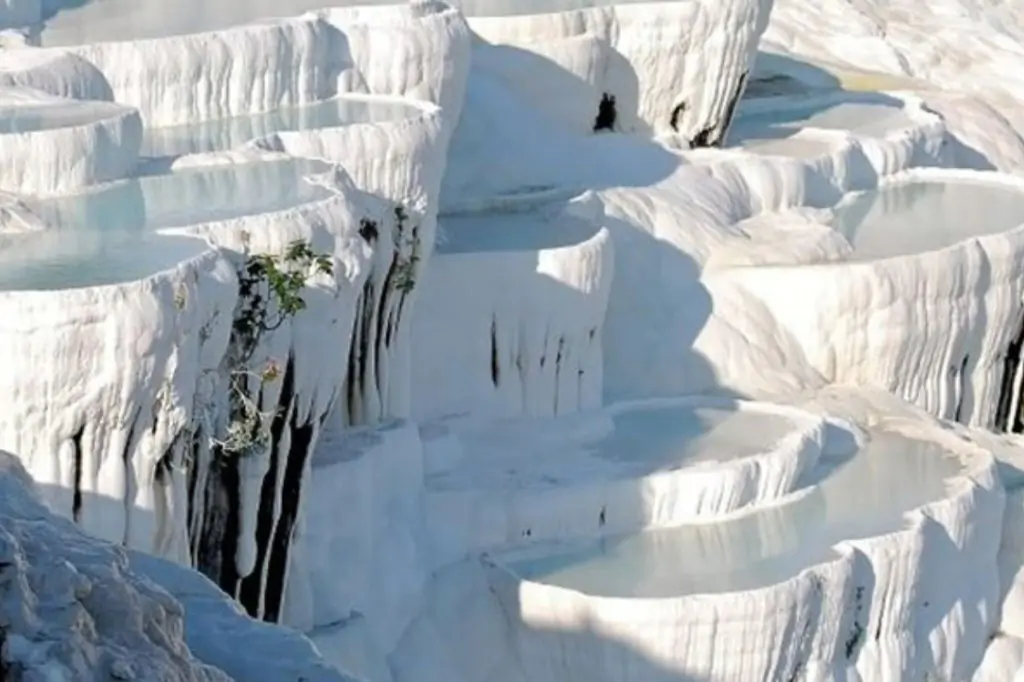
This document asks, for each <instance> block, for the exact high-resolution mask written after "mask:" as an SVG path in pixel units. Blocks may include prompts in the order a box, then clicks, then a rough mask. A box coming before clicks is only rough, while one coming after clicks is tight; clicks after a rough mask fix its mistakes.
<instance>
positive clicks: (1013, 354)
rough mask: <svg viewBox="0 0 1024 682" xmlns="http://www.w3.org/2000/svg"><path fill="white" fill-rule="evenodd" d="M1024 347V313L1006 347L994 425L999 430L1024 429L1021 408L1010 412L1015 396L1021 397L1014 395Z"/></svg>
mask: <svg viewBox="0 0 1024 682" xmlns="http://www.w3.org/2000/svg"><path fill="white" fill-rule="evenodd" d="M1022 348H1024V315H1022V316H1021V321H1020V322H1019V323H1018V326H1017V333H1016V334H1015V335H1014V337H1013V339H1012V340H1011V341H1010V345H1009V346H1007V348H1006V354H1005V355H1004V356H1003V377H1002V381H1001V382H1000V387H999V401H998V402H997V403H996V414H995V419H994V420H993V426H994V427H995V428H996V429H997V430H998V431H1002V432H1011V433H1020V432H1021V430H1022V429H1021V423H1020V422H1021V419H1020V409H1019V408H1018V410H1017V414H1013V415H1011V414H1010V409H1011V407H1012V406H1013V402H1014V398H1018V399H1019V398H1020V396H1019V395H1016V396H1015V395H1014V391H1015V386H1014V384H1015V383H1016V379H1017V373H1018V372H1019V371H1020V369H1021V366H1020V365H1021V350H1022ZM1018 404H1019V401H1018Z"/></svg>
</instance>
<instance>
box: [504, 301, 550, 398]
mask: <svg viewBox="0 0 1024 682" xmlns="http://www.w3.org/2000/svg"><path fill="white" fill-rule="evenodd" d="M541 362H542V363H543V360H541ZM491 383H493V384H494V387H495V388H497V387H498V384H499V383H501V365H500V363H499V361H498V319H497V318H496V317H492V318H491Z"/></svg>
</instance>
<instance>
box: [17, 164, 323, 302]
mask: <svg viewBox="0 0 1024 682" xmlns="http://www.w3.org/2000/svg"><path fill="white" fill-rule="evenodd" d="M326 168H327V166H326V165H325V164H322V163H319V162H316V161H307V160H291V159H289V160H287V161H274V162H259V163H248V164H238V165H230V166H220V167H205V168H196V169H188V170H182V171H178V172H175V173H170V174H166V175H157V176H151V177H144V178H136V179H132V180H129V181H125V182H121V183H117V184H115V185H111V186H108V187H104V188H100V189H97V190H94V191H91V192H88V193H85V194H81V195H76V196H70V197H60V198H55V199H48V200H33V201H32V203H31V204H30V207H31V209H32V210H34V211H35V212H36V213H37V215H39V217H40V218H42V220H43V221H44V222H45V224H46V225H47V226H48V228H47V229H45V230H42V231H39V232H26V233H20V234H5V235H2V236H0V290H3V291H11V290H19V291H24V290H57V289H70V288H78V287H86V286H99V285H105V284H116V283H120V282H130V281H134V280H138V279H142V278H144V277H147V276H149V275H152V274H155V273H157V272H161V271H163V270H167V269H169V268H172V267H174V266H175V265H177V264H178V263H181V262H183V261H185V260H188V259H190V258H193V257H195V256H197V255H199V254H200V253H202V252H203V251H205V250H206V249H208V248H209V247H208V246H207V244H206V242H205V241H204V240H201V239H194V238H190V237H184V236H167V235H162V234H159V232H158V231H159V230H161V229H165V228H174V227H186V226H189V225H195V224H199V223H203V222H210V221H216V220H228V219H231V218H240V217H244V216H252V215H258V214H261V213H267V212H271V211H280V210H285V209H288V208H292V207H294V206H298V205H301V204H305V203H309V202H312V201H316V200H319V199H323V198H326V197H328V196H329V195H330V193H329V192H328V190H326V189H324V188H322V187H318V186H314V185H311V184H309V183H307V182H306V181H305V180H304V179H303V178H304V176H306V175H309V174H313V173H317V172H322V171H323V170H325V169H326Z"/></svg>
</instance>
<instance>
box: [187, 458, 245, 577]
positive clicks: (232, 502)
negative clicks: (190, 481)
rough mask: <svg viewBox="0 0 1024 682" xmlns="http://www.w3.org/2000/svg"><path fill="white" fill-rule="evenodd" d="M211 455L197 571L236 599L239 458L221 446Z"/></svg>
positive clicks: (204, 496) (204, 498)
mask: <svg viewBox="0 0 1024 682" xmlns="http://www.w3.org/2000/svg"><path fill="white" fill-rule="evenodd" d="M210 454H211V457H210V471H209V472H208V474H207V477H206V488H205V490H204V491H203V509H204V514H203V518H202V526H201V528H200V531H199V541H198V543H197V544H198V547H197V551H196V569H197V570H199V572H200V573H202V574H203V575H205V576H206V577H207V578H209V579H210V580H212V581H213V582H215V583H217V584H218V585H220V587H221V589H223V590H224V591H225V592H227V593H228V594H230V595H232V596H233V595H234V594H235V590H236V588H237V586H238V573H237V571H236V570H235V554H236V553H237V551H238V530H239V524H240V518H239V507H240V502H241V500H240V499H239V484H240V479H239V475H238V456H237V455H230V454H228V453H226V452H224V450H223V449H222V448H221V447H220V446H219V445H213V446H212V447H211V453H210Z"/></svg>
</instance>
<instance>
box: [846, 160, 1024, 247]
mask: <svg viewBox="0 0 1024 682" xmlns="http://www.w3.org/2000/svg"><path fill="white" fill-rule="evenodd" d="M1021 225H1024V192H1022V191H1021V190H1018V189H1014V188H1012V187H1004V186H1000V185H996V184H984V183H981V182H965V181H957V180H918V181H913V182H907V183H901V184H898V185H892V186H890V187H885V188H883V189H879V190H872V191H870V192H864V193H861V194H858V195H855V196H854V197H853V198H851V199H849V200H847V201H845V202H843V203H841V204H840V205H839V206H838V207H836V209H835V217H834V220H833V221H832V226H833V227H834V228H835V229H836V230H838V231H839V232H841V233H842V234H843V236H844V237H846V239H847V240H848V241H849V242H850V244H851V245H852V246H853V249H854V253H853V258H854V259H856V260H872V259H878V258H887V257H892V256H905V255H910V254H915V253H923V252H927V251H934V250H937V249H942V248H944V247H947V246H952V245H953V244H956V243H958V242H962V241H964V240H967V239H970V238H972V237H982V236H985V235H989V234H995V233H999V232H1005V231H1007V230H1011V229H1014V228H1016V227H1019V226H1021Z"/></svg>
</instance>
